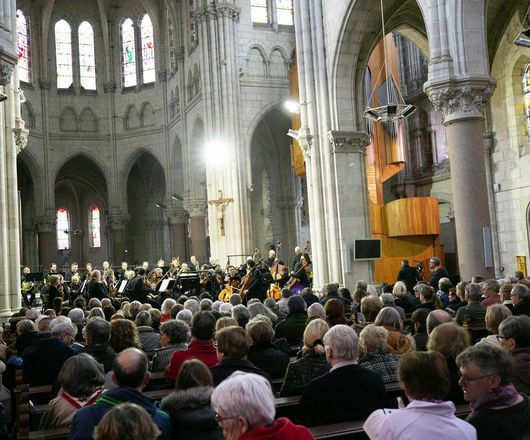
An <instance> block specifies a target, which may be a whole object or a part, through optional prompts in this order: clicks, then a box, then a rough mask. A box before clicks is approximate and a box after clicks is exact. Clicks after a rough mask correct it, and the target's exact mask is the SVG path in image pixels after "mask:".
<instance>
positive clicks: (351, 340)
mask: <svg viewBox="0 0 530 440" xmlns="http://www.w3.org/2000/svg"><path fill="white" fill-rule="evenodd" d="M324 345H327V346H329V347H330V348H331V350H332V352H333V359H336V360H342V361H356V360H357V359H358V358H359V338H358V336H357V333H355V330H353V329H352V328H351V327H348V326H347V325H343V324H338V325H335V326H333V327H331V328H330V329H329V330H328V331H327V332H326V334H325V335H324Z"/></svg>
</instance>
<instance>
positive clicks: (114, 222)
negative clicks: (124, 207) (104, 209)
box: [107, 214, 131, 231]
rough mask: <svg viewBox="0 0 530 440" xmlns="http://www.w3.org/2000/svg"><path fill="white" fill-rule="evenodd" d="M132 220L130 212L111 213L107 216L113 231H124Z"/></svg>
mask: <svg viewBox="0 0 530 440" xmlns="http://www.w3.org/2000/svg"><path fill="white" fill-rule="evenodd" d="M130 220H131V216H130V215H128V214H111V215H109V216H108V217H107V223H108V225H109V229H110V230H111V231H124V230H125V229H126V228H127V224H128V223H129V221H130Z"/></svg>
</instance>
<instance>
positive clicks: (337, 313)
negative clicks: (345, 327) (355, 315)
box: [324, 298, 347, 327]
mask: <svg viewBox="0 0 530 440" xmlns="http://www.w3.org/2000/svg"><path fill="white" fill-rule="evenodd" d="M324 310H325V312H326V321H327V322H328V324H329V326H330V327H333V326H334V325H337V324H347V321H346V316H345V313H346V310H345V308H344V302H343V301H341V300H339V299H335V298H331V299H330V300H329V301H327V302H326V304H325V305H324Z"/></svg>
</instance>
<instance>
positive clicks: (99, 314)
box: [87, 307, 105, 320]
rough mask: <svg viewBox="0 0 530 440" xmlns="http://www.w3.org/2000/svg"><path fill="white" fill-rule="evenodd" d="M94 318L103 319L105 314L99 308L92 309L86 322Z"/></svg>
mask: <svg viewBox="0 0 530 440" xmlns="http://www.w3.org/2000/svg"><path fill="white" fill-rule="evenodd" d="M96 316H97V317H98V318H103V319H105V313H104V312H103V309H102V308H101V307H94V308H93V309H92V310H90V312H89V314H88V317H87V320H90V319H92V318H94V317H96Z"/></svg>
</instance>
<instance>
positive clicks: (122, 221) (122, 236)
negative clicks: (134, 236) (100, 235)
mask: <svg viewBox="0 0 530 440" xmlns="http://www.w3.org/2000/svg"><path fill="white" fill-rule="evenodd" d="M130 219H131V218H130V216H129V215H127V214H111V215H109V216H108V217H107V224H108V229H109V232H110V234H109V235H108V238H109V250H110V257H109V259H110V260H111V261H112V263H113V264H114V265H116V266H117V265H119V264H121V262H122V261H127V262H128V263H132V261H129V260H128V259H130V256H129V255H128V249H127V224H128V223H129V220H130Z"/></svg>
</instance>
